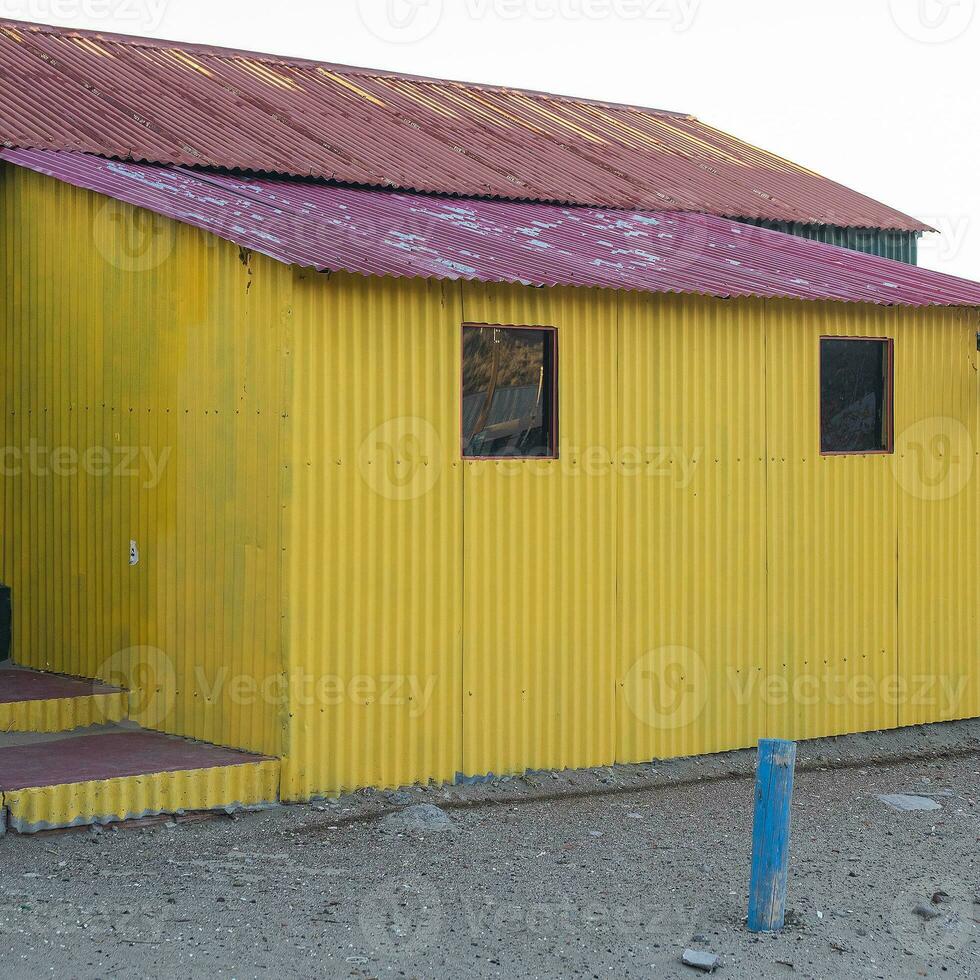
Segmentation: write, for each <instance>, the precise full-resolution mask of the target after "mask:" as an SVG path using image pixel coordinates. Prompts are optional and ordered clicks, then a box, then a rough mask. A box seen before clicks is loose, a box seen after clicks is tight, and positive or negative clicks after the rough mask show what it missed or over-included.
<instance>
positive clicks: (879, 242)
mask: <svg viewBox="0 0 980 980" xmlns="http://www.w3.org/2000/svg"><path fill="white" fill-rule="evenodd" d="M739 220H740V221H742V222H743V223H744V224H748V225H757V226H759V227H762V228H772V229H773V230H774V231H781V232H784V233H785V234H787V235H796V236H798V237H799V238H809V239H811V240H812V241H816V242H826V243H827V244H828V245H839V246H840V247H841V248H849V249H852V250H854V251H855V252H867V253H868V254H869V255H880V256H882V257H883V258H886V259H894V260H895V261H896V262H907V263H908V264H909V265H918V252H919V235H920V232H917V231H895V230H893V229H889V228H842V227H840V226H839V225H806V224H799V223H798V222H791V221H765V220H762V219H756V218H740V219H739Z"/></svg>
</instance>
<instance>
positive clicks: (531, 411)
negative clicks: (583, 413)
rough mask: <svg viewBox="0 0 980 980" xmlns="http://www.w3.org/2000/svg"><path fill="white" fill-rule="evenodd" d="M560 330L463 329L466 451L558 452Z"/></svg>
mask: <svg viewBox="0 0 980 980" xmlns="http://www.w3.org/2000/svg"><path fill="white" fill-rule="evenodd" d="M555 388H556V379H555V331H554V330H540V329H535V330H532V329H525V328H523V327H464V328H463V455H464V456H554V455H556V453H555V415H556V413H555V404H556V402H555Z"/></svg>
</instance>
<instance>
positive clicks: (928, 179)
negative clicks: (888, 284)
mask: <svg viewBox="0 0 980 980" xmlns="http://www.w3.org/2000/svg"><path fill="white" fill-rule="evenodd" d="M978 3H980V0H323V2H319V3H317V2H312V0H280V2H278V3H268V2H265V0H0V14H2V15H3V16H7V17H13V18H17V19H21V20H34V21H40V22H42V23H50V24H61V25H65V26H71V27H87V28H92V29H95V30H105V31H116V32H120V33H127V34H141V35H145V36H154V37H162V38H171V39H175V40H185V41H199V42H207V43H212V44H221V45H226V46H229V47H238V48H248V49H252V50H258V51H269V52H274V53H277V54H291V55H298V56H302V57H307V58H315V59H319V60H324V61H335V62H340V63H344V64H353V65H367V66H371V67H378V68H392V69H397V70H401V71H409V72H415V73H418V74H425V75H436V76H441V77H447V78H459V79H466V80H470V81H481V82H495V83H502V84H510V85H518V86H523V87H528V88H535V89H543V90H546V91H552V92H562V93H567V94H573V95H582V96H589V97H592V98H598V99H609V100H613V101H618V102H632V103H636V104H641V105H647V106H655V107H659V108H665V109H676V110H681V111H685V112H692V113H694V114H695V115H697V116H698V117H700V118H701V119H703V120H705V121H706V122H709V123H712V124H713V125H716V126H718V127H720V128H722V129H726V130H728V131H729V132H732V133H734V134H735V135H737V136H739V137H740V138H742V139H745V140H748V141H749V142H751V143H755V144H758V145H760V146H763V147H765V148H766V149H768V150H772V151H774V152H776V153H780V154H782V155H783V156H786V157H789V158H790V159H792V160H795V161H796V162H798V163H801V164H803V165H805V166H808V167H810V168H812V169H814V170H817V171H819V172H821V173H823V174H825V175H826V176H828V177H832V178H834V179H835V180H839V181H840V182H841V183H844V184H847V185H848V186H850V187H853V188H855V189H856V190H860V191H862V192H864V193H866V194H869V195H871V196H872V197H875V198H878V199H879V200H882V201H884V202H885V203H887V204H890V205H892V206H893V207H897V208H899V209H900V210H903V211H906V212H908V213H910V214H913V215H915V216H917V217H919V218H922V219H924V220H925V221H927V222H928V223H929V224H932V225H934V226H936V227H938V228H940V229H941V230H942V231H943V232H944V234H943V236H942V237H941V238H939V237H937V236H928V237H927V238H925V239H923V242H922V257H921V261H922V264H923V265H927V266H930V267H932V268H937V269H943V270H944V271H947V272H952V273H955V274H958V275H962V276H967V277H970V278H976V279H980V71H978V65H980V15H977V11H976V9H975V8H976V6H977V5H978ZM975 15H976V16H975Z"/></svg>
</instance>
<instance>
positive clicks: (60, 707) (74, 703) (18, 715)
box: [0, 663, 129, 732]
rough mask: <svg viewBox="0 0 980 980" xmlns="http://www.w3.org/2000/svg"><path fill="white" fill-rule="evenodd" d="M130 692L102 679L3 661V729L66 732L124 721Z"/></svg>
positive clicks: (0, 701)
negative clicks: (63, 673)
mask: <svg viewBox="0 0 980 980" xmlns="http://www.w3.org/2000/svg"><path fill="white" fill-rule="evenodd" d="M128 712H129V694H128V692H126V691H122V690H120V689H119V688H116V687H110V686H108V685H107V684H102V683H100V682H99V681H92V680H84V679H81V678H76V677H66V676H64V675H62V674H49V673H45V672H43V671H39V670H31V669H29V668H27V667H18V666H15V665H13V664H9V663H3V664H0V732H11V731H18V732H64V731H71V730H72V729H75V728H81V727H84V726H87V725H95V724H104V723H107V722H117V721H122V720H123V719H124V718H126V717H127V716H128Z"/></svg>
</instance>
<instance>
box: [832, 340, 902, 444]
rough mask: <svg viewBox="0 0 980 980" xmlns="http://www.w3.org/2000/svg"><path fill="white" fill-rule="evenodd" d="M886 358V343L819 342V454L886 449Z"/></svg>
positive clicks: (887, 442)
mask: <svg viewBox="0 0 980 980" xmlns="http://www.w3.org/2000/svg"><path fill="white" fill-rule="evenodd" d="M889 370H890V368H889V356H888V342H887V341H885V340H836V339H834V340H821V341H820V450H821V452H825V453H867V452H876V451H877V452H881V451H883V450H887V449H889V448H890V446H889V442H890V432H891V419H890V414H891V406H890V404H889V398H890V393H889V387H890V386H889V377H888V373H889Z"/></svg>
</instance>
